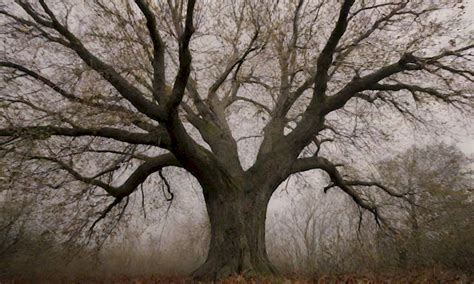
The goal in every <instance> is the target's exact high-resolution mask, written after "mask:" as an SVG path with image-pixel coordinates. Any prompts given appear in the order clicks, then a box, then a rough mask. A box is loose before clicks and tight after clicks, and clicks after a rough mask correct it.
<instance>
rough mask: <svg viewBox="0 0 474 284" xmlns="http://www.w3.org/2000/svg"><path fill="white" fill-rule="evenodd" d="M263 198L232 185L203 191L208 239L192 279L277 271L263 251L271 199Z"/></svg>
mask: <svg viewBox="0 0 474 284" xmlns="http://www.w3.org/2000/svg"><path fill="white" fill-rule="evenodd" d="M266 195H268V194H265V193H263V191H254V190H252V189H249V190H248V191H246V190H245V188H235V186H229V187H227V188H220V189H219V190H211V191H206V190H204V197H205V201H206V206H207V211H208V214H209V219H210V223H211V240H210V247H209V251H208V256H207V259H206V261H205V262H204V264H202V265H201V266H200V267H199V268H198V269H197V270H196V271H195V272H194V273H193V277H194V278H195V279H206V280H215V279H219V278H223V277H226V276H229V275H232V274H243V275H245V276H253V275H268V274H274V273H275V272H276V271H275V269H274V268H273V266H272V265H271V263H270V261H269V259H268V255H267V251H266V248H265V219H266V212H267V205H268V202H269V199H270V196H266Z"/></svg>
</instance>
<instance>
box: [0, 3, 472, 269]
mask: <svg viewBox="0 0 474 284" xmlns="http://www.w3.org/2000/svg"><path fill="white" fill-rule="evenodd" d="M454 2H456V3H454ZM463 10H464V6H463V3H462V2H461V1H437V4H433V2H432V1H408V0H397V1H377V0H366V1H354V0H344V1H324V0H315V1H304V0H299V1H252V0H242V1H215V2H214V1H200V2H198V3H195V1H194V0H188V1H184V0H182V1H179V0H169V1H147V0H135V1H131V0H120V1H106V0H95V1H72V0H71V1H54V0H50V1H47V0H38V1H26V0H17V1H14V2H13V1H7V2H6V3H5V2H4V4H2V6H1V8H0V14H1V15H2V17H1V34H2V43H1V45H2V52H1V55H0V56H1V59H0V67H1V76H2V83H1V84H2V85H1V90H2V91H1V95H0V100H1V104H2V115H1V121H0V123H1V129H0V136H2V137H3V139H2V154H3V157H4V159H5V161H7V163H10V165H11V167H13V166H14V165H16V166H20V167H21V166H28V167H30V168H31V167H32V165H39V166H40V167H39V168H40V169H43V173H44V169H46V168H48V169H50V170H51V171H54V172H55V173H56V175H55V176H54V177H55V178H54V179H53V178H51V179H52V180H47V179H48V178H47V177H49V176H48V175H43V180H41V181H39V180H37V179H35V180H34V181H32V184H35V183H37V182H42V183H43V184H47V185H49V186H50V187H52V188H64V189H67V188H71V186H72V185H71V182H73V181H74V182H76V183H79V184H81V183H82V184H85V185H87V187H86V188H87V189H89V190H96V189H101V190H104V191H105V193H107V194H108V195H110V196H111V197H113V201H112V202H111V203H110V204H105V205H104V206H106V207H105V210H104V211H103V212H102V214H101V217H104V216H105V215H106V214H107V213H108V212H109V211H111V210H113V208H114V207H115V206H117V205H119V204H121V203H122V202H123V201H124V200H127V199H128V196H130V195H132V194H134V192H136V191H137V190H138V189H139V188H140V186H141V185H143V184H144V182H145V181H146V180H147V178H148V177H150V176H151V175H153V174H155V173H156V174H157V175H159V176H160V177H161V178H163V172H162V170H163V169H164V168H166V167H180V168H183V169H185V170H186V171H188V172H189V173H190V174H192V175H193V176H194V177H195V178H196V179H197V181H198V182H199V184H200V185H201V187H202V193H203V195H204V199H205V203H206V207H207V212H208V214H209V219H210V224H211V240H210V248H209V252H208V256H207V260H206V261H205V263H204V264H202V266H200V267H199V268H198V269H197V270H196V271H195V273H194V276H195V277H197V278H219V277H223V276H226V275H229V274H231V273H244V274H251V273H258V274H260V273H274V272H275V270H274V268H273V267H272V265H271V263H270V262H269V260H268V256H267V253H266V249H265V219H266V210H267V204H268V202H269V200H270V198H271V196H272V194H273V193H274V192H275V190H276V189H277V187H278V186H279V185H280V184H281V183H282V182H283V181H285V180H286V179H287V178H288V177H289V176H290V175H292V174H295V173H299V172H303V171H308V170H313V169H318V170H322V171H324V172H326V173H327V175H328V176H329V178H330V180H331V184H329V185H328V187H327V188H329V187H337V188H339V189H340V190H342V191H343V192H344V193H346V194H347V195H348V196H350V198H352V200H353V201H354V202H355V203H356V204H357V205H358V206H360V208H361V209H362V210H367V211H368V212H370V213H371V214H373V216H374V217H375V219H376V220H377V221H378V222H380V223H381V224H384V223H386V220H385V218H384V216H383V214H382V212H381V210H379V207H378V206H377V205H376V204H375V203H374V202H372V201H370V199H368V198H365V197H364V195H363V194H362V192H363V189H364V188H365V189H367V188H371V189H372V190H380V191H381V192H382V193H384V194H388V195H389V196H393V197H398V198H404V193H403V192H402V191H397V190H395V189H391V188H388V187H385V186H383V185H382V184H380V183H378V182H377V181H374V180H362V179H358V178H357V177H355V176H350V172H345V171H344V167H341V165H339V164H338V163H336V162H334V161H331V157H330V156H329V155H325V153H328V151H327V150H325V147H326V148H328V147H327V146H326V145H339V146H342V147H344V145H361V143H365V142H367V141H371V139H372V138H374V139H377V137H381V136H380V134H382V135H383V134H386V133H388V132H389V131H387V130H386V129H384V128H383V126H384V125H385V124H384V120H385V121H390V120H392V119H394V117H403V118H404V119H405V120H406V121H410V122H413V123H423V122H424V120H423V117H424V116H423V114H426V113H427V112H426V110H430V109H434V110H438V109H439V108H440V107H441V106H446V105H447V106H448V109H449V110H461V111H465V112H467V113H468V114H469V113H470V111H471V108H472V93H473V84H472V83H473V81H474V71H473V64H472V60H473V54H472V50H473V47H474V45H473V41H472V31H471V32H470V31H469V30H468V29H466V27H463V26H462V21H461V17H462V13H463ZM246 125H247V126H246ZM249 125H250V127H248V126H249ZM245 127H247V128H246V129H247V130H246V131H244V130H245ZM243 129H244V130H243ZM249 129H250V131H252V133H250V132H249ZM249 141H255V143H254V144H252V143H249ZM252 145H256V146H255V147H256V150H255V155H254V156H255V157H253V158H252V157H251V158H250V162H245V163H244V160H246V159H247V160H249V156H251V155H252V151H251V146H252ZM347 147H349V146H347ZM348 149H349V148H348ZM20 157H21V158H20ZM127 165H130V167H127ZM36 169H38V168H36ZM16 174H17V175H18V171H16ZM58 174H59V177H58ZM125 174H127V175H128V176H127V177H125V178H124V177H123V176H124V175H125ZM45 179H46V181H45ZM166 184H167V183H166ZM167 185H168V184H167Z"/></svg>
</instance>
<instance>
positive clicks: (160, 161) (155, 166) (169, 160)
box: [31, 154, 181, 199]
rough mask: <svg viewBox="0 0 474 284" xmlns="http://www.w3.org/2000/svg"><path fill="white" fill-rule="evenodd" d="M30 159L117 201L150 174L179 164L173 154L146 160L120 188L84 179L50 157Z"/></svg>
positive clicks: (72, 169) (132, 190)
mask: <svg viewBox="0 0 474 284" xmlns="http://www.w3.org/2000/svg"><path fill="white" fill-rule="evenodd" d="M31 159H36V160H45V161H49V162H53V163H55V164H57V165H59V166H60V167H61V169H63V170H65V171H67V172H68V173H69V174H70V175H72V176H73V177H74V178H75V179H76V180H78V181H81V182H84V183H86V184H90V185H94V186H98V187H101V188H102V189H104V190H105V191H106V192H107V193H108V194H110V195H111V196H113V197H116V198H118V199H122V198H124V197H126V196H128V195H130V194H131V193H133V192H134V191H135V190H136V189H137V187H138V186H139V185H140V184H142V183H143V182H144V181H145V180H146V179H147V178H148V177H149V176H150V175H151V174H153V173H155V172H157V171H159V170H161V169H162V168H164V167H170V166H175V167H180V166H181V164H180V163H179V162H178V160H176V158H175V157H174V155H173V154H164V155H161V156H157V157H154V158H152V159H149V160H147V161H146V162H144V163H142V164H141V165H140V166H138V167H137V168H136V169H135V170H134V172H133V173H132V174H131V175H130V176H129V177H128V178H127V180H126V181H125V182H124V183H123V184H122V185H120V186H111V185H109V184H107V183H105V182H103V181H101V180H98V179H95V178H92V177H85V176H83V175H82V174H80V173H79V172H78V171H76V170H75V169H74V168H73V167H72V166H70V165H69V164H67V163H65V162H63V161H61V160H59V159H57V158H52V157H45V156H32V157H31Z"/></svg>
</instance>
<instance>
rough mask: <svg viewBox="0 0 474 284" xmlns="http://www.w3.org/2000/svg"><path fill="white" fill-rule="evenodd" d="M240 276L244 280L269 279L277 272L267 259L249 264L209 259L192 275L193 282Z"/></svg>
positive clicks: (236, 260)
mask: <svg viewBox="0 0 474 284" xmlns="http://www.w3.org/2000/svg"><path fill="white" fill-rule="evenodd" d="M235 275H241V276H244V277H245V278H260V277H265V278H266V277H271V276H275V275H277V270H276V269H275V268H274V267H273V265H272V264H271V263H270V261H269V260H268V259H266V257H265V260H264V259H261V260H258V261H252V263H249V262H247V263H246V261H245V260H244V259H240V258H233V259H229V258H224V259H222V258H220V259H219V258H215V257H214V258H209V259H208V260H206V262H204V264H202V265H201V266H200V267H199V268H198V269H197V270H196V271H194V273H193V275H192V276H193V279H195V280H201V281H202V280H210V281H214V280H217V279H222V278H226V277H229V276H235Z"/></svg>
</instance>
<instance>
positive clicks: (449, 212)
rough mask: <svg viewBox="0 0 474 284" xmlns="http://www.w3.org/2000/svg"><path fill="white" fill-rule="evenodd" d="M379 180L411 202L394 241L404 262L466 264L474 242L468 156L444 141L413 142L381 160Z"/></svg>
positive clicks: (406, 264)
mask: <svg viewBox="0 0 474 284" xmlns="http://www.w3.org/2000/svg"><path fill="white" fill-rule="evenodd" d="M380 172H381V174H382V180H384V181H385V182H386V183H387V184H390V185H392V186H394V185H396V186H397V188H400V189H403V190H404V191H405V192H406V193H407V196H408V198H409V200H410V201H411V203H407V202H405V203H402V204H399V206H401V207H402V208H403V209H404V210H403V211H402V212H405V213H404V214H403V216H399V218H400V217H401V220H402V224H403V225H402V228H401V230H400V231H399V233H400V234H399V236H398V238H396V241H395V243H394V244H393V245H394V246H395V247H396V248H397V251H398V254H399V255H398V259H399V262H400V263H399V264H400V265H401V266H402V267H416V266H432V265H434V264H437V265H444V266H447V267H457V268H463V269H470V268H471V267H472V264H473V262H474V247H473V246H472V245H471V243H472V242H471V241H469V238H470V236H472V234H473V232H474V226H473V225H472V222H470V220H471V219H472V218H473V216H472V214H473V212H474V210H473V209H474V203H473V200H472V196H473V195H472V190H473V178H472V159H470V158H469V157H467V156H466V155H465V154H464V153H462V152H461V151H460V150H459V149H457V148H455V147H454V146H449V145H446V144H442V143H441V144H432V145H427V146H423V147H420V146H414V147H412V148H410V149H408V150H407V151H406V152H403V153H401V154H399V155H397V156H395V157H394V158H391V159H389V160H386V161H383V162H381V163H380Z"/></svg>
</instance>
